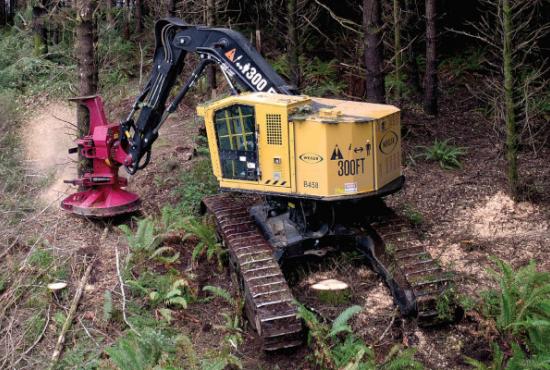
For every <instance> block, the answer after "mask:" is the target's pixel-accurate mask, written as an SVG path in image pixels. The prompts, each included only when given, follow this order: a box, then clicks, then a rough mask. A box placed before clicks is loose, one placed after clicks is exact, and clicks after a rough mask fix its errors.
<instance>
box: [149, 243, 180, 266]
mask: <svg viewBox="0 0 550 370" xmlns="http://www.w3.org/2000/svg"><path fill="white" fill-rule="evenodd" d="M166 253H171V255H170V256H165V255H164V254H166ZM179 257H180V253H179V252H177V251H176V250H175V249H174V248H173V247H160V248H157V249H156V250H155V251H154V252H153V254H151V257H149V259H155V260H157V261H159V262H162V263H165V264H171V263H174V262H176V261H177V260H178V259H179Z"/></svg>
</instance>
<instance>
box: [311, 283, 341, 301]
mask: <svg viewBox="0 0 550 370" xmlns="http://www.w3.org/2000/svg"><path fill="white" fill-rule="evenodd" d="M311 289H312V290H313V291H314V292H315V294H316V295H317V297H318V298H319V300H321V301H322V302H324V303H328V304H342V303H345V302H347V301H349V299H350V296H351V294H350V288H349V285H348V284H346V283H344V282H343V281H340V280H336V279H328V280H323V281H320V282H318V283H315V284H313V285H312V286H311Z"/></svg>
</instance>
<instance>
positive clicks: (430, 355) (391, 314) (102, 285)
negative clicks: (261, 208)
mask: <svg viewBox="0 0 550 370" xmlns="http://www.w3.org/2000/svg"><path fill="white" fill-rule="evenodd" d="M444 99H445V101H444V102H442V103H441V106H442V107H444V108H443V111H442V112H441V114H440V115H439V116H438V117H437V118H435V119H434V118H429V117H426V116H425V115H423V114H422V113H420V112H419V111H418V109H417V108H415V107H407V109H405V110H404V112H403V116H402V122H403V126H404V131H405V132H406V134H405V135H404V153H405V155H404V170H403V171H404V175H405V176H406V178H407V184H406V187H405V188H404V189H403V191H401V192H399V193H397V194H395V195H393V196H390V197H388V199H387V203H388V204H389V205H390V206H391V207H392V208H394V209H395V210H396V211H397V212H398V213H401V212H404V210H405V209H411V208H412V209H415V210H417V211H418V212H420V213H421V214H422V218H423V223H422V225H421V229H422V233H423V236H424V238H425V240H426V241H427V242H428V243H429V251H430V252H431V254H432V255H433V256H435V257H437V258H439V259H440V260H441V262H442V264H443V265H444V266H445V268H447V269H449V270H452V271H455V273H456V280H457V282H458V289H459V293H461V294H463V295H465V296H467V297H471V298H474V299H476V298H478V297H479V292H480V291H481V290H483V289H485V288H487V287H490V286H491V284H492V282H491V280H490V279H489V276H488V274H487V273H486V269H487V268H488V267H489V266H490V265H491V262H490V260H489V256H497V257H499V258H502V259H504V260H505V261H508V262H510V263H512V264H513V265H514V266H521V265H524V264H526V263H527V262H528V261H529V260H530V259H535V260H537V261H538V263H539V265H540V268H541V269H544V270H547V271H548V270H549V268H550V250H549V248H548V246H549V245H550V195H549V193H550V191H549V189H548V187H547V184H548V183H550V168H549V167H548V164H547V160H548V158H550V149H549V148H545V149H544V150H543V151H541V152H540V153H539V155H538V157H536V158H535V157H533V156H532V154H530V153H529V152H524V153H522V154H521V157H520V171H521V173H522V174H523V177H524V178H527V179H529V181H530V183H531V184H535V185H536V186H535V188H537V186H538V188H537V189H539V190H538V191H537V192H535V193H533V197H532V199H533V200H534V201H530V200H525V201H522V202H519V203H515V202H513V201H512V200H511V199H510V198H509V197H508V195H506V186H505V177H504V175H503V168H504V158H503V155H502V148H501V147H500V146H499V145H496V144H495V139H494V131H493V129H492V127H491V124H490V123H488V122H487V121H486V119H485V118H483V117H481V116H480V115H478V114H477V113H475V112H474V108H475V107H474V106H473V105H472V104H473V102H471V101H470V100H469V99H467V98H465V97H461V96H460V95H459V96H453V97H446V98H444ZM128 105H129V101H128V102H127V103H125V104H123V105H121V106H119V107H116V109H111V110H112V112H111V116H112V117H117V116H120V115H121V113H122V112H125V111H126V110H127V108H128ZM191 112H192V111H191V110H190V109H184V110H183V111H182V112H180V114H179V116H178V117H175V118H172V119H171V120H170V121H169V122H168V123H167V124H166V126H165V127H164V128H163V130H162V132H161V137H160V139H159V140H158V142H157V145H156V146H155V149H154V151H153V160H152V164H151V165H150V166H149V167H148V168H147V169H145V170H144V171H141V172H139V173H138V174H137V175H135V176H134V177H133V178H132V179H131V180H130V186H129V188H130V189H131V190H133V191H136V192H138V193H139V194H140V195H141V196H142V199H143V203H144V204H143V214H145V215H147V214H156V213H158V211H159V209H160V208H161V207H162V205H163V204H167V203H171V202H174V201H175V199H174V196H173V195H172V192H171V189H172V187H173V186H174V185H175V184H176V183H177V178H176V174H177V172H178V171H181V170H185V169H186V168H188V167H189V166H191V165H192V163H193V160H188V158H187V155H188V154H187V153H188V152H189V148H192V147H193V145H194V144H193V143H194V137H195V136H196V135H197V130H196V127H195V123H194V122H193V116H192V113H191ZM65 121H68V122H74V113H73V107H71V106H69V105H67V104H65V103H63V102H50V103H49V105H48V106H47V107H46V109H43V110H40V111H37V113H36V116H34V117H33V118H32V119H31V120H29V121H28V122H27V124H26V125H25V126H24V127H25V130H24V131H25V132H29V134H25V135H24V142H25V146H26V149H27V151H26V153H27V159H28V160H29V163H30V164H31V168H32V170H33V171H35V172H37V173H42V174H45V175H46V176H51V179H52V181H51V182H50V183H49V185H48V187H47V188H45V189H44V190H43V191H42V192H41V193H40V194H39V196H40V202H42V204H43V207H39V209H40V212H37V213H36V214H34V215H31V216H30V218H29V219H30V220H31V221H32V230H33V232H34V233H37V232H38V233H39V235H40V237H41V238H42V239H44V240H47V241H48V244H49V245H50V246H52V247H53V248H55V249H56V250H58V251H59V253H58V256H59V257H58V258H61V259H65V260H66V261H67V263H71V266H82V261H83V260H84V258H85V256H86V255H94V256H95V257H96V263H95V265H94V268H93V270H92V277H91V279H90V281H89V284H88V286H87V287H86V290H85V294H84V297H83V301H82V303H81V305H80V308H79V310H78V313H77V316H76V320H75V322H76V323H77V325H75V326H76V329H75V330H77V329H78V330H80V329H82V328H85V329H86V331H87V332H88V333H90V334H91V336H92V337H93V336H94V335H101V336H104V337H105V338H106V341H105V342H103V343H102V344H101V345H106V344H108V343H111V342H112V341H113V340H114V339H115V338H116V337H117V336H118V335H120V332H121V328H118V327H116V326H113V327H109V328H104V327H102V326H101V325H100V324H99V319H98V317H100V316H101V312H102V305H103V293H104V291H105V290H110V291H112V292H113V294H114V297H115V299H118V295H116V294H117V292H118V291H119V286H118V280H117V275H116V267H115V248H117V249H118V250H119V251H120V253H121V254H122V255H125V254H126V253H127V251H128V247H127V245H126V241H125V239H124V237H123V236H122V235H121V233H120V231H118V230H117V229H116V228H114V227H113V225H112V224H107V223H103V222H97V221H96V222H94V221H92V220H88V219H83V218H77V217H72V216H69V215H67V214H65V213H62V212H61V210H60V209H59V207H58V204H57V202H58V201H59V199H60V198H61V197H62V196H63V194H66V193H67V192H68V191H71V190H69V189H68V188H67V187H66V186H65V185H64V184H62V179H66V178H71V177H72V175H73V174H74V168H73V167H72V166H71V165H70V163H71V161H70V160H69V159H68V156H67V154H66V150H67V149H68V148H69V147H70V146H71V142H70V137H69V136H68V135H66V133H67V132H70V131H71V126H70V125H69V124H68V123H66V122H65ZM31 133H32V134H31ZM435 138H438V139H447V138H451V141H452V142H453V143H454V144H456V145H459V146H463V147H466V148H467V154H466V156H465V157H464V159H463V164H464V168H463V169H459V170H454V171H446V170H443V169H441V168H440V167H439V166H438V165H437V164H436V163H427V162H425V161H423V160H421V159H415V158H414V155H415V153H417V152H418V151H419V149H418V146H421V145H430V144H431V143H432V142H433V140H434V139H435ZM539 185H540V186H539ZM540 189H542V190H540ZM125 222H128V221H125ZM105 227H107V228H109V232H108V233H107V237H106V239H105V240H104V241H103V243H102V244H101V245H100V243H99V240H100V235H101V234H102V232H103V230H104V228H105ZM23 234H27V235H28V234H30V233H29V232H28V231H25V232H23ZM33 248H34V246H33V245H26V244H22V246H21V248H20V249H18V250H17V252H13V253H20V254H22V255H25V254H27V255H28V254H30V253H31V251H32V249H33ZM179 248H180V249H181V250H182V251H183V252H184V253H182V266H188V264H189V255H190V254H189V253H190V249H191V248H192V246H191V245H181V246H179ZM79 262H80V263H79ZM80 274H81V271H80V270H76V271H72V274H71V276H73V279H72V280H71V281H70V282H69V285H70V288H71V289H74V288H75V285H76V284H77V279H78V276H80ZM197 275H198V279H197V281H198V283H199V284H200V285H206V284H208V285H217V286H221V287H223V288H226V289H233V287H231V286H230V281H231V280H230V279H229V278H228V273H227V271H224V272H221V273H220V272H217V270H216V269H215V266H213V265H208V264H203V265H201V267H200V269H199V271H197ZM323 278H338V279H340V280H343V281H346V282H348V283H350V285H352V287H354V289H353V295H352V302H351V303H355V304H360V305H362V306H363V307H364V310H363V311H362V312H361V313H360V314H359V315H357V316H356V317H355V318H354V321H353V326H354V328H355V329H356V330H357V333H358V334H359V335H361V336H363V337H364V338H365V339H366V340H367V343H369V344H370V345H372V346H373V347H374V348H375V350H377V351H378V350H379V351H380V353H381V354H383V353H384V352H385V351H387V350H388V349H389V348H391V346H392V345H393V344H395V343H402V344H404V345H411V346H413V347H415V348H416V349H417V357H418V359H420V360H421V361H422V362H423V363H424V364H425V365H426V367H427V368H430V369H442V368H450V369H461V368H467V367H466V365H465V364H464V362H463V357H464V356H465V355H466V356H470V357H474V358H477V359H481V360H487V359H488V354H489V352H488V351H489V348H490V342H489V341H490V335H488V334H487V333H488V332H489V331H490V328H487V326H486V323H485V322H484V321H483V319H482V318H481V317H480V316H479V315H478V314H477V313H475V312H473V311H472V312H467V313H466V315H465V317H464V318H463V319H462V320H461V321H460V322H458V323H456V324H452V325H449V326H445V327H439V328H432V329H422V328H413V329H412V335H405V336H404V335H403V333H405V332H407V330H408V332H410V331H411V329H410V328H409V329H407V330H406V329H405V327H406V326H407V325H410V323H407V322H404V321H402V320H400V319H399V318H398V317H397V314H396V309H395V307H394V305H393V302H392V299H391V296H390V294H389V291H388V290H387V288H386V287H385V286H384V285H383V284H382V283H381V282H380V280H379V279H378V278H377V276H376V275H375V274H374V273H372V272H371V271H370V270H369V269H367V268H366V267H364V266H360V265H355V264H353V263H349V261H348V262H342V261H341V260H339V259H338V258H336V259H334V260H333V262H330V263H327V264H325V265H323V266H322V267H320V268H318V269H317V270H316V271H314V272H312V273H311V274H309V275H307V274H303V275H302V277H301V278H300V279H298V281H297V282H296V284H295V286H294V291H295V293H296V295H297V296H298V298H299V299H300V300H301V301H302V302H303V303H306V304H308V305H311V306H313V307H315V305H316V300H315V297H311V296H310V295H308V293H307V292H308V289H307V287H308V286H309V285H310V284H311V283H314V282H316V281H319V280H320V279H323ZM347 305H349V303H348V304H347ZM345 307H346V305H343V306H342V307H333V308H327V307H324V311H323V312H322V313H323V314H324V315H326V316H327V317H328V318H333V317H335V316H336V315H337V314H338V313H339V312H340V311H341V310H342V309H344V308H345ZM218 310H219V307H217V306H216V305H215V304H211V305H193V306H191V307H190V308H189V309H188V310H186V311H185V313H184V314H182V317H181V320H178V323H177V325H178V326H179V327H181V330H182V331H183V332H186V333H187V334H189V335H190V336H191V337H192V338H193V340H194V343H195V345H196V346H197V347H198V348H205V347H207V346H209V345H210V344H211V343H216V342H217V340H218V336H219V334H218V333H216V331H215V330H212V327H213V326H215V325H217V324H220V320H221V318H219V315H217V312H218ZM21 315H23V316H24V315H25V313H22V314H21ZM14 330H15V329H14ZM53 333H55V330H49V329H48V330H46V332H45V337H44V340H42V342H41V343H40V345H38V346H37V347H36V348H35V349H33V351H32V352H30V355H29V356H27V357H26V359H25V361H24V362H22V363H25V364H26V367H27V368H41V364H42V362H41V361H43V359H44V358H48V357H49V355H50V354H51V352H52V350H53V345H54V341H55V338H54V335H53ZM74 344H75V343H72V342H70V341H69V343H68V344H67V345H68V346H71V345H74ZM98 345H99V344H98ZM240 351H241V353H240V355H241V357H242V359H243V362H244V364H245V368H247V369H260V368H261V369H300V368H303V369H308V368H310V366H309V365H308V364H307V362H306V359H305V357H306V355H307V354H309V350H308V349H307V348H306V347H302V348H300V349H298V350H296V351H293V352H289V353H280V354H269V355H266V354H264V353H262V352H261V351H260V350H259V344H258V341H257V339H256V338H255V336H254V334H253V333H252V332H251V331H250V330H249V329H248V330H247V332H246V335H245V344H244V345H243V346H242V347H241V348H240ZM0 355H2V351H0ZM11 356H16V354H15V353H14V354H12V355H11ZM1 358H2V356H0V361H1ZM0 363H1V362H0ZM0 367H1V366H0Z"/></svg>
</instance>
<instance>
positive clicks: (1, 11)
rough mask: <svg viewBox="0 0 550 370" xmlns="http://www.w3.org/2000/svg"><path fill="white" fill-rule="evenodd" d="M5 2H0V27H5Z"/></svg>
mask: <svg viewBox="0 0 550 370" xmlns="http://www.w3.org/2000/svg"><path fill="white" fill-rule="evenodd" d="M6 13H7V12H6V2H5V1H4V0H0V27H2V26H5V25H6V23H7V18H8V17H7V16H6Z"/></svg>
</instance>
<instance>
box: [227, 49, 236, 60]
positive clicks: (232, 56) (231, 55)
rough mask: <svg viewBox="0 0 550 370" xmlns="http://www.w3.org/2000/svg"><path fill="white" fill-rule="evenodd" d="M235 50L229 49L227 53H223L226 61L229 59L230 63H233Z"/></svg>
mask: <svg viewBox="0 0 550 370" xmlns="http://www.w3.org/2000/svg"><path fill="white" fill-rule="evenodd" d="M235 50H236V49H231V50H229V51H228V52H227V53H225V56H226V57H227V59H229V60H230V61H233V59H235Z"/></svg>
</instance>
